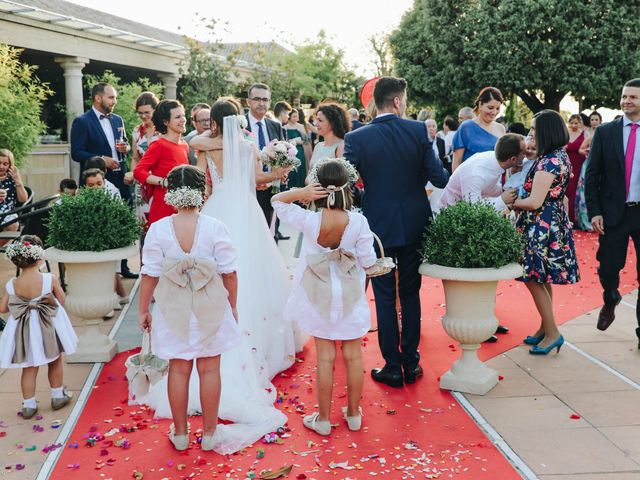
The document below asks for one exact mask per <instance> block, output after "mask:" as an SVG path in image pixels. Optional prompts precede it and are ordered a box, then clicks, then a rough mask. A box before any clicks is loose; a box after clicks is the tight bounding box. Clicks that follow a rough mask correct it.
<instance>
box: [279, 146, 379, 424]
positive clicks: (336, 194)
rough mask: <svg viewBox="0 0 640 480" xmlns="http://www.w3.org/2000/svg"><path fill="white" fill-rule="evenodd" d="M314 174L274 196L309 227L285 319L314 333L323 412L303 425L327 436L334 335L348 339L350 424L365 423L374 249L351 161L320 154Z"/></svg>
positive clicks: (346, 411)
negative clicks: (368, 283)
mask: <svg viewBox="0 0 640 480" xmlns="http://www.w3.org/2000/svg"><path fill="white" fill-rule="evenodd" d="M309 179H310V184H309V185H308V186H306V187H305V188H301V189H293V190H289V191H287V192H282V193H279V194H278V195H275V196H274V197H273V198H272V200H271V201H272V203H273V208H274V210H275V211H276V213H277V214H278V217H280V219H281V220H282V221H283V222H285V223H288V224H289V225H291V226H293V227H294V228H296V229H297V230H299V231H301V232H302V233H303V234H304V244H303V252H302V254H301V256H300V261H299V262H298V266H297V270H296V277H295V280H294V289H293V291H292V293H291V296H290V297H289V301H288V302H287V305H286V308H285V318H288V319H294V318H295V319H296V320H297V322H298V324H299V325H300V328H301V329H302V330H304V331H306V332H308V333H310V334H311V335H313V337H314V340H315V344H316V351H317V356H318V358H317V363H318V365H317V389H318V404H319V412H316V413H313V414H311V415H308V416H306V417H304V425H305V426H306V427H307V428H309V429H311V430H314V431H315V432H316V433H318V434H320V435H329V434H330V433H331V422H330V421H329V412H330V410H331V393H332V387H333V365H334V362H335V357H336V344H335V342H336V340H342V346H341V348H342V356H343V359H344V363H345V367H346V370H347V393H348V406H347V407H345V408H343V409H342V411H343V415H344V418H345V420H346V421H347V425H348V427H349V429H350V430H354V431H355V430H360V427H361V424H362V410H361V408H360V397H361V395H362V385H363V382H364V373H363V369H362V352H361V346H360V344H361V338H362V336H363V335H364V334H365V333H366V332H367V331H368V330H369V327H370V324H371V314H370V311H369V305H368V304H367V301H366V298H365V278H366V273H365V270H366V269H367V268H369V267H371V266H373V265H374V264H375V262H376V254H375V251H374V249H373V234H372V233H371V230H370V229H369V224H368V223H367V220H366V218H365V217H364V216H363V215H361V214H359V213H356V212H353V211H350V209H351V205H352V198H351V189H350V185H351V184H352V183H353V182H354V181H355V180H356V179H357V173H356V172H355V170H354V169H353V167H352V166H351V165H350V164H348V163H347V162H346V161H345V160H343V159H330V160H329V159H327V160H320V161H319V162H318V163H317V164H316V165H315V166H314V168H313V170H312V171H311V173H310V175H309ZM295 201H299V202H305V203H306V202H311V201H313V202H315V205H316V207H317V208H319V209H320V210H319V211H315V212H312V211H310V210H305V209H303V208H301V207H299V206H297V205H295V204H294V203H292V202H295Z"/></svg>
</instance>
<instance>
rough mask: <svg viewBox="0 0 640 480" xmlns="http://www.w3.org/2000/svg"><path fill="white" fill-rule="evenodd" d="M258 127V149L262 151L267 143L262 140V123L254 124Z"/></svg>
mask: <svg viewBox="0 0 640 480" xmlns="http://www.w3.org/2000/svg"><path fill="white" fill-rule="evenodd" d="M256 125H257V126H258V147H259V148H260V150H262V149H263V148H264V147H266V146H267V142H266V141H265V139H264V130H262V122H256Z"/></svg>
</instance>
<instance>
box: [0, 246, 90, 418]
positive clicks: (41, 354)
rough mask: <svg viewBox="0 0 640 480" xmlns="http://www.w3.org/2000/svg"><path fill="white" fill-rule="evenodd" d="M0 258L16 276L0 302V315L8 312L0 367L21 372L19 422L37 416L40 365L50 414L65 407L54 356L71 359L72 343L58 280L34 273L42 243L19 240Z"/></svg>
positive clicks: (58, 365)
mask: <svg viewBox="0 0 640 480" xmlns="http://www.w3.org/2000/svg"><path fill="white" fill-rule="evenodd" d="M6 255H7V258H8V259H9V260H11V261H12V262H13V264H14V265H15V266H16V267H18V268H20V269H21V272H20V274H19V275H18V276H17V277H16V278H12V279H11V280H9V281H8V282H7V285H6V291H5V294H4V297H3V298H2V300H1V301H0V312H2V313H6V312H10V316H9V319H8V320H7V325H6V327H5V329H4V333H3V334H2V338H0V367H1V368H22V379H21V381H20V384H21V386H22V397H23V401H22V418H25V419H29V418H32V417H33V416H34V415H35V414H36V413H37V412H38V404H37V403H36V377H37V375H38V367H40V366H41V365H48V366H49V384H50V386H51V408H52V409H53V410H59V409H61V408H62V407H64V406H65V405H67V404H68V403H69V402H70V401H71V394H70V393H68V392H66V391H65V390H64V387H63V386H62V358H61V356H60V354H61V353H62V352H65V353H66V354H67V355H68V354H71V353H74V352H75V351H76V345H77V343H78V337H77V336H76V334H75V332H74V331H73V327H72V326H71V322H70V321H69V317H67V313H66V312H65V311H64V309H63V308H62V305H61V304H62V303H64V292H63V291H62V287H61V286H60V283H59V282H58V279H57V278H56V277H54V276H53V275H52V274H50V273H40V271H39V267H40V265H41V264H42V262H43V258H44V250H43V249H42V241H41V240H40V239H39V238H38V237H36V236H33V235H24V236H22V237H20V239H19V240H17V241H15V242H13V243H11V244H9V245H8V246H7V249H6Z"/></svg>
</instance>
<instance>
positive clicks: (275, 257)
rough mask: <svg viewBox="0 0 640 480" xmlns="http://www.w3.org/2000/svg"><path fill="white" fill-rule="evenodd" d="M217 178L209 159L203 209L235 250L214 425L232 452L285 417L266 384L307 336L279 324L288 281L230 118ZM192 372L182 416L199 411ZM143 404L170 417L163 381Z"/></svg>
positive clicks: (245, 145)
mask: <svg viewBox="0 0 640 480" xmlns="http://www.w3.org/2000/svg"><path fill="white" fill-rule="evenodd" d="M223 144H224V153H223V177H224V178H220V176H219V175H218V172H217V170H216V167H215V165H214V163H213V161H211V160H210V159H209V160H208V166H209V173H210V176H211V180H212V184H213V194H212V195H211V197H210V198H209V200H208V201H207V202H206V204H205V205H204V207H203V209H202V213H203V214H204V215H209V216H212V217H214V218H217V219H218V220H221V221H222V222H223V223H225V224H226V226H227V228H228V230H229V233H230V234H231V239H232V240H233V243H234V246H235V247H236V249H237V251H238V260H237V266H238V299H237V310H238V323H239V326H240V329H241V331H242V333H243V341H242V343H241V345H240V346H239V347H237V348H234V349H231V350H229V351H227V352H225V353H224V354H223V355H222V359H221V368H220V369H221V377H222V395H221V399H220V410H219V417H220V418H221V419H224V420H228V421H232V422H234V423H233V424H229V425H218V429H219V430H220V434H221V435H220V436H221V438H223V439H224V442H223V444H222V445H220V446H218V447H217V448H216V449H215V450H216V451H218V452H219V453H232V452H235V451H238V450H240V449H241V448H243V447H245V446H247V445H249V444H251V443H253V442H255V441H256V440H258V439H259V438H260V437H262V436H263V435H265V434H266V433H269V432H272V431H274V430H276V429H277V428H278V427H280V426H282V425H284V423H285V422H286V421H287V417H286V416H285V415H284V414H283V413H282V412H281V411H279V410H278V409H276V408H275V407H274V406H273V403H274V401H275V399H276V389H275V388H274V386H273V384H272V383H271V379H272V378H273V376H274V375H276V374H277V373H279V372H281V371H283V370H286V369H287V368H289V367H290V366H291V365H292V364H293V362H294V361H295V352H296V351H300V350H302V347H303V346H304V343H305V341H306V338H304V337H303V335H301V334H300V333H298V332H296V331H295V329H294V325H292V324H291V323H290V322H286V321H285V320H284V318H283V310H284V306H285V304H286V301H287V298H288V295H289V292H290V289H291V280H290V276H289V274H288V273H287V270H286V266H285V264H284V260H283V258H282V255H281V253H280V251H279V250H278V247H277V245H276V243H275V242H274V240H273V238H272V236H271V233H270V232H269V229H268V226H267V223H266V221H265V218H264V214H263V213H262V210H261V209H260V206H259V205H258V202H257V201H256V198H255V180H254V168H255V164H254V162H255V158H254V147H253V145H252V143H250V141H247V140H244V139H243V138H242V137H241V131H240V127H239V124H238V120H237V119H236V117H226V118H225V119H224V143H223ZM199 393H200V392H199V384H198V376H197V372H196V368H195V365H194V369H193V372H192V376H191V382H190V386H189V411H190V413H193V412H198V411H200V398H199ZM146 400H147V403H148V405H149V406H151V407H152V408H154V409H155V410H156V416H157V417H171V410H170V408H169V401H168V396H167V382H166V377H165V378H164V379H163V380H162V381H160V382H158V383H157V384H156V385H155V386H153V387H152V389H151V391H150V393H149V395H148V397H147V399H146Z"/></svg>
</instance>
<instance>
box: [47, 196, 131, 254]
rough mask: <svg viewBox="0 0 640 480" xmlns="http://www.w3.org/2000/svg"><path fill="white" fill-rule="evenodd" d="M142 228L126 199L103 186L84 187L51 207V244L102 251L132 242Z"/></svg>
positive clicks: (61, 248)
mask: <svg viewBox="0 0 640 480" xmlns="http://www.w3.org/2000/svg"><path fill="white" fill-rule="evenodd" d="M141 231H142V229H141V227H140V224H139V222H138V218H137V217H136V214H135V212H134V211H133V209H132V208H131V207H129V206H128V205H127V204H126V203H124V202H123V201H122V200H120V199H118V198H115V197H113V195H111V194H110V193H109V192H107V191H106V190H103V189H90V188H82V189H80V190H79V191H78V193H77V195H75V196H63V197H62V202H61V203H60V204H58V205H55V206H54V207H53V209H52V210H51V215H50V217H49V237H48V238H47V246H52V247H55V248H57V249H59V250H67V251H91V252H102V251H104V250H111V249H115V248H124V247H128V246H129V245H132V244H133V243H134V242H135V241H136V240H137V239H138V238H139V237H140V233H141Z"/></svg>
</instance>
